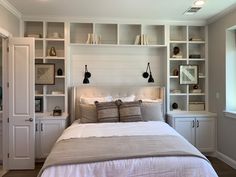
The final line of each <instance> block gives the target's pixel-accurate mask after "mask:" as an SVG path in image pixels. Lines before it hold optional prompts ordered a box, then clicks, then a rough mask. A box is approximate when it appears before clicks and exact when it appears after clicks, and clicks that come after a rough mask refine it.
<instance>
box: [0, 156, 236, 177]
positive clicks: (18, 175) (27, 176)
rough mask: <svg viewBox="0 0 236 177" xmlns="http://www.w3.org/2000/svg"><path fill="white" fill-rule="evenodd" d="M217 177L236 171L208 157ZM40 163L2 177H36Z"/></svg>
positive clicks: (234, 176)
mask: <svg viewBox="0 0 236 177" xmlns="http://www.w3.org/2000/svg"><path fill="white" fill-rule="evenodd" d="M208 159H209V160H210V161H211V163H212V165H213V167H214V169H215V170H216V172H217V174H218V175H219V177H236V169H233V168H231V167H230V166H229V165H227V164H225V163H224V162H222V161H220V160H218V159H217V158H213V157H208ZM42 165H43V164H42V163H40V164H36V168H35V170H14V171H9V172H8V173H6V174H5V175H4V176H3V177H37V174H38V172H39V170H40V168H41V167H42Z"/></svg>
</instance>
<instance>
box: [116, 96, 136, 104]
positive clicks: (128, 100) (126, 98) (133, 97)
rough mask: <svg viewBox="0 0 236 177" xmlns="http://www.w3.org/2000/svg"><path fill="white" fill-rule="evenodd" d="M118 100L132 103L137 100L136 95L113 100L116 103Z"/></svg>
mask: <svg viewBox="0 0 236 177" xmlns="http://www.w3.org/2000/svg"><path fill="white" fill-rule="evenodd" d="M116 100H121V101H122V102H131V101H134V100H135V95H130V96H126V97H118V98H114V99H113V101H116Z"/></svg>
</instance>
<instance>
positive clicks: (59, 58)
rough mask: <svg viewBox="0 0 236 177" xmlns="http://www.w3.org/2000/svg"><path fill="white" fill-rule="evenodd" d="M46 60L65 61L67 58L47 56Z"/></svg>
mask: <svg viewBox="0 0 236 177" xmlns="http://www.w3.org/2000/svg"><path fill="white" fill-rule="evenodd" d="M45 59H48V60H65V57H57V56H55V57H51V56H46V57H45Z"/></svg>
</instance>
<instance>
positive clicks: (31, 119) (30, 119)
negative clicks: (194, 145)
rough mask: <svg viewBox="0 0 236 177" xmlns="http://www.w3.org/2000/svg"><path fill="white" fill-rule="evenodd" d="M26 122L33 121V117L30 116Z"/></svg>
mask: <svg viewBox="0 0 236 177" xmlns="http://www.w3.org/2000/svg"><path fill="white" fill-rule="evenodd" d="M25 121H26V122H33V118H29V119H26V120H25Z"/></svg>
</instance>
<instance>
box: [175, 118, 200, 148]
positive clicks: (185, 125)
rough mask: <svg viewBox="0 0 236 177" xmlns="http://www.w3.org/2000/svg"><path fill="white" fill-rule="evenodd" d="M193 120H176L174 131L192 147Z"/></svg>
mask: <svg viewBox="0 0 236 177" xmlns="http://www.w3.org/2000/svg"><path fill="white" fill-rule="evenodd" d="M194 121H195V119H194V118H176V119H175V130H176V131H177V132H178V133H179V134H181V135H182V136H183V137H184V138H185V139H187V140H188V141H189V142H190V143H191V144H192V145H195V123H194Z"/></svg>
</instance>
